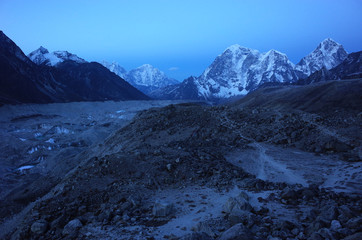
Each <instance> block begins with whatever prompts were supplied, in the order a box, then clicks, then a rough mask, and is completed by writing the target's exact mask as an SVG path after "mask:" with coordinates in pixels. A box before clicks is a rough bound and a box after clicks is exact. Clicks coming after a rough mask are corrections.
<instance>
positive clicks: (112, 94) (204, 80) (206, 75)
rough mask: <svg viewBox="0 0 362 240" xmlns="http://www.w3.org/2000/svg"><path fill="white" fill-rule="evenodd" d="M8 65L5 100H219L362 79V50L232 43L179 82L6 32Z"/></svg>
mask: <svg viewBox="0 0 362 240" xmlns="http://www.w3.org/2000/svg"><path fill="white" fill-rule="evenodd" d="M0 66H1V68H0V87H1V88H0V104H1V103H2V104H3V103H28V102H32V103H48V102H70V101H104V100H130V99H149V97H148V96H151V97H152V98H156V99H192V100H209V101H216V102H218V101H220V100H223V99H233V98H237V97H240V96H244V95H246V94H248V93H249V92H251V91H254V90H256V89H258V88H260V87H263V86H270V85H275V86H277V85H280V84H310V83H314V82H318V81H326V80H335V79H351V78H360V77H362V67H361V52H357V53H351V54H348V53H347V52H346V51H345V50H344V48H343V46H342V45H340V44H338V43H336V42H335V41H333V40H332V39H330V38H327V39H325V40H324V41H322V42H321V43H320V44H319V45H318V46H317V48H316V49H315V50H314V51H313V52H311V53H310V54H308V55H307V56H306V57H304V58H302V59H301V60H300V62H299V63H298V64H296V65H295V64H293V63H292V62H291V61H290V60H289V59H288V57H287V56H286V55H285V54H283V53H281V52H278V51H276V50H270V51H268V52H266V53H260V52H259V51H257V50H254V49H250V48H246V47H242V46H240V45H232V46H230V47H228V48H227V49H226V50H225V51H224V52H223V53H221V54H220V55H219V56H217V57H216V58H215V60H214V61H213V62H212V63H211V65H210V66H209V67H208V68H206V69H205V71H204V72H203V73H202V74H201V75H200V76H199V77H193V76H192V77H189V78H187V79H185V80H184V81H183V82H181V83H179V82H178V81H176V80H174V79H171V78H169V77H167V76H166V75H165V74H164V73H163V72H162V71H160V70H158V69H157V68H154V67H153V66H151V65H149V64H145V65H142V66H140V67H138V68H136V69H133V70H130V71H126V70H125V69H124V68H123V67H121V66H120V65H119V64H118V63H108V62H105V61H103V62H102V63H101V64H100V63H96V62H87V61H86V60H84V59H82V58H80V57H78V56H77V55H75V54H72V53H69V52H67V51H55V52H51V53H50V52H49V51H48V50H47V49H46V48H44V47H40V48H39V49H37V50H35V51H33V52H31V53H30V54H29V55H28V57H27V56H25V54H24V53H23V52H22V51H21V49H20V48H19V47H18V46H17V45H16V44H15V43H14V42H13V41H11V40H10V39H9V38H8V37H7V36H6V35H5V34H4V33H3V32H1V31H0ZM125 80H126V81H125ZM136 88H137V89H138V90H137V89H136ZM139 90H140V91H142V92H143V93H142V92H140V91H139ZM144 93H145V94H147V95H148V96H146V95H145V94H144Z"/></svg>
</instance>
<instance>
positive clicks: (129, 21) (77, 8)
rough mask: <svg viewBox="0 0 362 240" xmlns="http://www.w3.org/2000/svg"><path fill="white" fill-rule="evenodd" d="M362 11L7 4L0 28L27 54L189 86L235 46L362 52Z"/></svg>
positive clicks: (138, 1)
mask: <svg viewBox="0 0 362 240" xmlns="http://www.w3.org/2000/svg"><path fill="white" fill-rule="evenodd" d="M361 13H362V1H361V0H343V1H342V0H284V1H282V0H273V1H271V0H265V1H262V0H222V1H220V0H182V1H181V0H118V1H117V0H102V1H99V0H51V1H50V0H31V1H29V0H0V30H2V31H4V33H5V34H6V35H7V36H8V37H10V38H11V39H12V40H13V41H14V42H15V43H16V44H17V45H18V46H19V47H20V48H21V49H22V50H23V51H24V53H25V54H29V53H30V52H31V51H33V50H35V49H37V48H38V47H39V46H43V47H45V48H47V49H48V50H49V51H56V50H67V51H69V52H72V53H74V54H77V55H78V56H79V57H82V58H84V59H85V60H87V61H102V60H106V61H109V62H112V61H116V62H118V63H119V64H120V65H121V66H123V67H125V68H126V69H127V70H130V69H132V68H135V67H138V66H140V65H142V64H144V63H149V64H152V65H153V66H155V67H157V68H159V69H161V70H162V71H164V72H165V73H166V74H167V75H169V76H170V77H174V78H176V79H178V80H180V81H182V80H183V79H185V78H187V77H189V76H190V75H194V76H199V75H200V74H201V73H202V72H203V70H205V68H206V67H207V66H208V65H209V64H210V63H211V62H212V61H213V60H214V59H215V57H216V56H217V55H219V54H221V53H222V52H223V51H224V50H225V49H226V48H227V47H228V46H230V45H232V44H235V43H237V44H240V45H242V46H245V47H249V48H254V49H257V50H259V51H261V52H266V51H268V50H270V49H276V50H278V51H281V52H283V53H285V54H287V55H288V57H289V59H290V60H291V61H292V62H294V63H297V62H298V61H299V60H300V59H301V58H302V57H304V56H305V55H307V54H308V53H310V52H311V51H313V50H314V49H315V48H316V47H317V45H318V44H319V42H321V41H322V40H324V39H325V38H327V37H331V38H332V39H334V40H335V41H337V42H339V43H341V44H342V45H343V46H344V47H345V49H346V50H347V52H355V51H360V50H362V14H361Z"/></svg>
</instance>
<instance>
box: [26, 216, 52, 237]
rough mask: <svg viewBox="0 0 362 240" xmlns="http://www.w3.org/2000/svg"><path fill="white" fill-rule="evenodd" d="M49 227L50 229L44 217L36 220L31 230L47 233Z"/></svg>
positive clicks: (36, 232)
mask: <svg viewBox="0 0 362 240" xmlns="http://www.w3.org/2000/svg"><path fill="white" fill-rule="evenodd" d="M47 229H48V222H47V221H45V220H43V219H41V220H38V221H36V222H34V223H33V224H32V225H31V227H30V230H31V231H32V232H33V233H35V234H39V235H40V234H43V233H45V232H46V231H47Z"/></svg>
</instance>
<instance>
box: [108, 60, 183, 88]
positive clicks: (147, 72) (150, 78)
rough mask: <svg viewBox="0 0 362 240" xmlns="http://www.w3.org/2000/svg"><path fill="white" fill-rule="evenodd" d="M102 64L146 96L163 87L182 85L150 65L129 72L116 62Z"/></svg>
mask: <svg viewBox="0 0 362 240" xmlns="http://www.w3.org/2000/svg"><path fill="white" fill-rule="evenodd" d="M101 64H102V65H103V66H105V67H106V68H108V69H109V70H110V71H112V72H114V73H115V74H117V75H118V76H120V77H122V78H123V79H125V80H126V81H127V82H129V83H130V84H131V85H132V86H134V87H135V88H137V89H138V90H140V91H142V92H143V93H145V94H150V93H151V92H152V91H155V90H157V89H159V88H162V87H166V86H169V85H174V84H178V83H180V82H179V81H177V80H175V79H172V78H169V77H167V76H166V74H165V73H164V72H162V71H160V70H159V69H157V68H155V67H153V66H152V65H150V64H144V65H142V66H140V67H138V68H136V69H132V70H130V71H129V72H127V71H126V70H125V69H124V68H123V67H121V66H119V64H118V63H116V62H114V63H111V64H110V63H108V62H106V61H103V62H101Z"/></svg>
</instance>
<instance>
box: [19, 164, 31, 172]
mask: <svg viewBox="0 0 362 240" xmlns="http://www.w3.org/2000/svg"><path fill="white" fill-rule="evenodd" d="M33 167H35V166H33V165H25V166H22V167H19V168H17V169H16V171H19V172H23V171H25V170H28V169H30V168H33Z"/></svg>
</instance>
